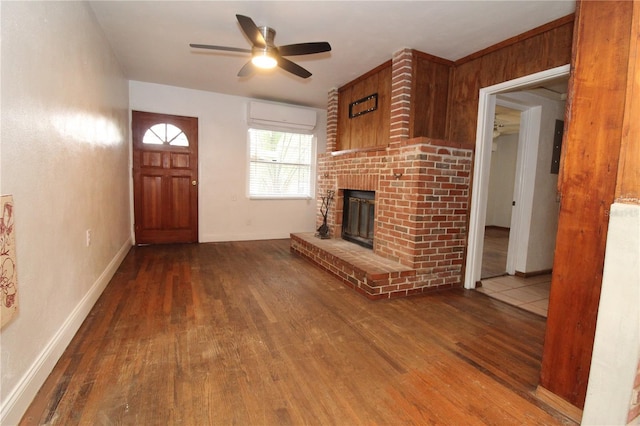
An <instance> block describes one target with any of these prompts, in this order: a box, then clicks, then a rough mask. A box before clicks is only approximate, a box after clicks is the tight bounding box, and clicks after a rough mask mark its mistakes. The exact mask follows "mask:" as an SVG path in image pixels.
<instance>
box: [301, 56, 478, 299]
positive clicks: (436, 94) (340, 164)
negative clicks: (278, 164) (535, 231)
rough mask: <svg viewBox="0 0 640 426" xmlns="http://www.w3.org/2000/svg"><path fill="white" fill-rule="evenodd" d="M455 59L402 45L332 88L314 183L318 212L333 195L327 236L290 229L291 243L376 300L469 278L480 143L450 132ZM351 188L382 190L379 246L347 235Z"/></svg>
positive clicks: (376, 225) (378, 197)
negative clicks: (470, 219)
mask: <svg viewBox="0 0 640 426" xmlns="http://www.w3.org/2000/svg"><path fill="white" fill-rule="evenodd" d="M452 67H453V63H451V62H449V61H446V60H444V59H441V58H437V57H434V56H431V55H428V54H425V53H422V52H418V51H415V50H412V49H403V50H401V51H399V52H397V53H396V54H394V55H393V59H392V60H391V61H388V62H386V63H384V64H382V65H381V66H379V67H377V68H376V69H374V70H372V71H370V72H369V73H367V74H364V75H363V76H361V77H359V78H358V79H356V80H354V81H353V82H351V83H348V84H346V85H345V86H343V87H340V88H339V89H334V90H332V91H331V92H330V93H329V101H328V111H327V152H325V153H319V154H318V168H317V171H318V176H317V178H318V181H317V192H318V211H319V212H320V206H321V201H322V200H321V198H322V196H324V195H325V194H327V191H333V194H334V199H333V201H332V204H331V208H330V211H329V214H328V216H327V225H328V226H329V234H330V239H329V240H326V239H325V240H323V239H320V238H317V237H316V236H314V235H313V234H292V235H291V250H292V251H293V252H294V253H297V254H299V255H301V256H304V257H305V258H307V259H309V260H311V261H312V262H314V263H316V264H317V265H319V266H320V267H322V268H324V269H326V270H328V271H330V272H331V273H333V274H335V275H337V276H338V277H340V278H341V279H342V280H343V282H344V283H345V284H346V285H348V286H349V287H351V288H353V289H354V290H356V291H358V292H359V293H361V294H363V295H365V296H366V297H367V298H369V299H372V300H379V299H388V298H395V297H406V296H411V295H415V294H422V293H425V292H427V291H433V290H437V289H443V288H450V287H455V286H461V285H462V268H463V254H464V250H465V244H466V232H467V210H468V205H469V184H470V176H471V165H472V154H473V147H472V145H471V144H469V143H467V144H464V143H457V142H452V141H449V140H446V139H445V133H446V117H447V96H448V91H449V78H450V73H451V70H452ZM345 191H347V192H348V191H374V192H375V220H374V237H373V249H367V248H364V247H360V246H358V245H357V244H354V243H352V242H348V241H345V240H343V239H342V238H341V235H342V225H343V224H342V220H343V208H344V206H343V204H344V200H343V198H344V194H345ZM322 219H323V218H322V216H321V214H320V213H318V216H317V225H318V227H319V226H320V225H321V224H322Z"/></svg>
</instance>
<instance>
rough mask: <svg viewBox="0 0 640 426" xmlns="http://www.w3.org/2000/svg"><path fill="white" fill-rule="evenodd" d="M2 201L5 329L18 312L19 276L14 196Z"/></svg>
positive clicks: (0, 276) (0, 273) (0, 313)
mask: <svg viewBox="0 0 640 426" xmlns="http://www.w3.org/2000/svg"><path fill="white" fill-rule="evenodd" d="M0 199H1V200H2V202H1V203H0V204H1V207H2V216H0V327H4V326H5V325H6V324H7V323H9V321H11V320H12V319H13V318H14V317H15V316H16V314H17V312H18V274H17V271H16V237H15V228H14V226H13V223H14V221H13V217H14V211H13V196H11V195H3V196H2V197H1V198H0Z"/></svg>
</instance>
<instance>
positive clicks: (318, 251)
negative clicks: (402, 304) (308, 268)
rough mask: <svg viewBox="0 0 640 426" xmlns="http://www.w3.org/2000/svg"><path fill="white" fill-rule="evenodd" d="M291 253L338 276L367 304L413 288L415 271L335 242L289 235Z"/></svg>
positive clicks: (416, 290)
mask: <svg viewBox="0 0 640 426" xmlns="http://www.w3.org/2000/svg"><path fill="white" fill-rule="evenodd" d="M291 251H292V252H294V253H296V254H299V255H301V256H303V257H305V258H307V259H309V260H311V261H312V262H313V263H315V264H317V265H318V266H320V267H321V268H323V269H326V270H327V271H329V272H331V273H332V274H334V275H336V276H338V277H339V278H340V279H342V281H343V282H344V283H345V284H346V285H347V286H349V287H351V288H352V289H354V290H356V291H357V292H358V293H360V294H363V295H364V296H366V297H367V298H369V299H371V300H378V299H389V298H393V297H405V296H410V295H413V294H420V293H422V292H423V290H422V289H421V288H416V283H417V282H416V270H415V269H412V268H409V267H408V266H404V265H402V264H401V263H398V262H394V261H392V260H389V259H386V258H384V257H382V256H378V255H376V254H374V253H373V251H371V250H369V249H367V248H364V247H360V246H358V245H357V244H354V243H350V242H348V241H344V240H341V239H338V238H332V239H327V240H322V239H320V238H317V237H315V236H314V234H312V233H300V234H291Z"/></svg>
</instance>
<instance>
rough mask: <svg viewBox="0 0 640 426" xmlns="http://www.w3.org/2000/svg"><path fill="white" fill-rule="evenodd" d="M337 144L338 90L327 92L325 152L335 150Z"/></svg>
mask: <svg viewBox="0 0 640 426" xmlns="http://www.w3.org/2000/svg"><path fill="white" fill-rule="evenodd" d="M337 143H338V89H337V88H333V89H331V90H330V91H329V99H328V102H327V152H333V151H335V150H336V149H337Z"/></svg>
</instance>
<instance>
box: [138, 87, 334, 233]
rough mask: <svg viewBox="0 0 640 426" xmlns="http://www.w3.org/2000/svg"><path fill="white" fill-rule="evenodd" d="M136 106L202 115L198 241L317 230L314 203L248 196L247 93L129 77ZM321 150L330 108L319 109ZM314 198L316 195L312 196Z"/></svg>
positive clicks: (313, 201)
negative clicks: (239, 93)
mask: <svg viewBox="0 0 640 426" xmlns="http://www.w3.org/2000/svg"><path fill="white" fill-rule="evenodd" d="M129 92H130V96H129V99H130V105H131V109H132V110H140V111H150V112H160V113H165V114H175V115H186V116H191V117H198V162H199V167H198V173H199V175H200V177H199V185H198V191H199V192H198V204H199V207H198V222H199V224H198V228H199V229H198V232H199V234H200V235H199V236H198V237H199V241H200V242H212V241H241V240H264V239H271V238H289V234H290V233H292V232H313V231H315V228H316V227H315V215H316V211H317V208H316V202H315V199H314V198H311V199H309V200H305V199H297V200H266V199H264V200H258V199H249V197H248V195H247V181H248V169H247V165H248V162H249V156H248V150H247V144H248V139H247V138H248V135H247V130H248V128H249V126H248V124H247V104H248V103H249V102H250V101H251V99H249V98H243V97H240V96H230V95H224V94H221V93H212V92H204V91H201V90H192V89H185V88H180V87H175V86H166V85H163V84H153V83H144V82H140V81H131V82H130V84H129ZM316 112H317V119H318V121H317V125H316V129H315V130H314V134H315V135H316V139H317V149H318V152H324V150H325V149H326V147H325V146H326V139H327V137H326V126H327V124H326V123H327V119H326V117H327V112H326V111H324V110H320V109H317V110H316ZM312 197H313V195H312Z"/></svg>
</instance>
